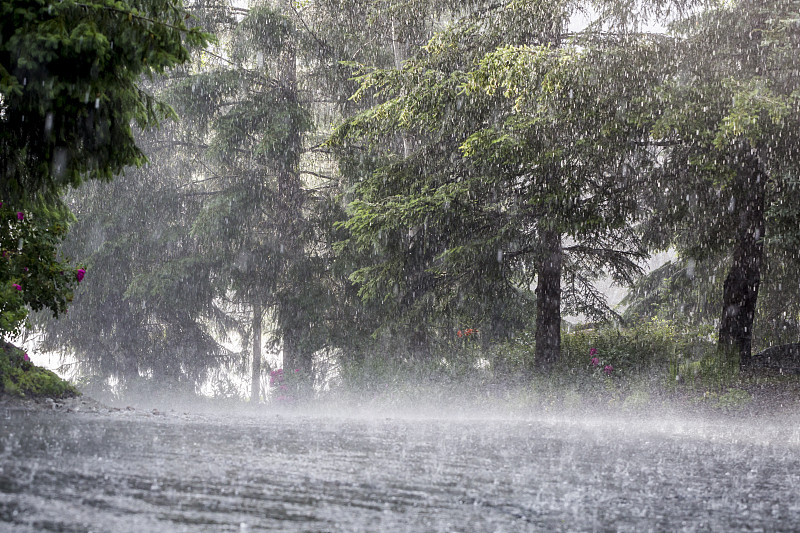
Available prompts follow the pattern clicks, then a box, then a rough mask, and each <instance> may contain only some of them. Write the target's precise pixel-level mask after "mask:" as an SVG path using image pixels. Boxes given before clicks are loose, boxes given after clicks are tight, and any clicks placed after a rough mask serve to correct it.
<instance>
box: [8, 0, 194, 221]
mask: <svg viewBox="0 0 800 533" xmlns="http://www.w3.org/2000/svg"><path fill="white" fill-rule="evenodd" d="M188 18H189V17H188V14H187V12H186V10H185V9H184V7H183V5H182V3H181V2H178V1H176V2H173V1H168V0H154V1H148V2H142V3H138V4H136V5H126V4H119V3H117V2H111V1H108V0H103V1H100V2H95V3H92V4H85V3H80V2H75V1H71V0H65V1H64V2H59V3H57V4H49V3H41V2H33V1H24V2H18V1H13V2H12V1H5V2H2V3H0V20H2V22H0V36H1V38H0V95H2V98H0V110H1V111H0V117H2V118H0V120H2V124H3V129H2V133H0V177H2V180H0V196H2V197H3V198H4V199H5V201H6V202H9V203H11V204H12V205H17V204H21V203H22V202H23V200H25V199H28V200H31V199H33V198H35V197H36V195H39V194H41V195H45V196H47V197H48V198H49V199H52V198H53V196H54V195H58V194H59V193H60V192H61V190H62V189H63V188H64V187H65V186H67V185H70V186H77V185H79V184H80V183H81V182H82V181H84V180H85V179H104V180H110V179H111V178H113V177H114V176H115V175H117V174H119V173H120V172H122V170H123V169H124V168H125V167H126V166H130V165H136V164H142V163H143V162H144V158H143V157H142V153H141V151H140V150H139V149H138V148H137V147H136V143H135V141H134V137H133V132H132V129H131V124H132V123H136V124H137V125H138V126H139V127H141V128H146V127H150V126H154V125H156V124H158V122H159V121H160V120H162V119H164V118H167V117H169V116H172V113H171V112H170V110H169V108H168V107H166V106H164V105H162V104H160V103H159V102H157V101H156V100H154V99H153V98H152V96H151V95H149V94H147V93H146V92H144V91H143V90H142V89H141V88H140V87H139V85H138V82H139V80H140V78H141V77H142V76H149V77H152V76H154V75H155V74H162V73H164V72H165V71H166V69H168V68H170V67H172V66H174V65H177V64H180V63H184V62H186V61H187V60H188V59H189V52H188V50H187V46H188V47H192V46H202V45H204V44H206V42H207V41H208V38H209V36H208V35H207V34H204V33H202V32H201V31H200V30H199V29H198V28H189V27H188V26H187V19H188Z"/></svg>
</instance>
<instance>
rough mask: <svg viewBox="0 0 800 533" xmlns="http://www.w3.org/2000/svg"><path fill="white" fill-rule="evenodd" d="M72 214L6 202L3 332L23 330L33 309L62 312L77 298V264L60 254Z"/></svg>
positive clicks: (1, 243)
mask: <svg viewBox="0 0 800 533" xmlns="http://www.w3.org/2000/svg"><path fill="white" fill-rule="evenodd" d="M69 219H70V217H69V215H68V214H67V213H65V212H64V211H55V210H52V209H48V208H47V207H46V206H44V205H40V206H38V207H37V208H36V209H30V210H26V211H14V210H13V209H12V208H11V207H10V206H9V205H8V204H3V205H2V206H0V337H5V336H13V335H16V334H18V333H19V332H20V330H21V328H22V327H23V325H24V324H25V319H26V317H27V316H28V310H33V311H40V310H43V309H48V310H49V311H51V312H52V314H53V316H54V317H58V316H59V315H61V314H62V313H64V312H65V311H66V309H67V305H68V304H69V302H71V301H72V296H73V289H74V287H75V286H76V285H77V284H78V279H77V269H76V268H75V267H73V266H72V265H70V264H69V262H68V261H66V260H63V259H62V258H60V257H59V254H58V246H59V244H60V242H61V240H62V239H63V238H64V235H65V234H66V232H67V223H68V221H69Z"/></svg>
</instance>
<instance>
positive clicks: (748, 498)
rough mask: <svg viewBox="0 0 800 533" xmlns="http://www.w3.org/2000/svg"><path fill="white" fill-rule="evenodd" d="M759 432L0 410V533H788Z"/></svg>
mask: <svg viewBox="0 0 800 533" xmlns="http://www.w3.org/2000/svg"><path fill="white" fill-rule="evenodd" d="M798 524H800V427H798V425H797V419H794V420H793V421H792V422H788V423H787V422H781V421H780V420H775V419H773V420H771V421H770V422H765V423H760V424H755V423H752V422H749V421H746V420H741V421H736V420H735V419H725V420H716V419H704V418H702V417H695V418H691V417H690V418H689V419H686V418H684V417H670V418H668V419H653V418H645V417H639V418H637V417H635V416H632V417H629V418H625V419H623V418H593V417H581V418H578V419H576V418H568V417H547V418H541V419H515V420H500V419H496V418H494V419H480V418H479V417H471V418H470V417H468V418H460V419H454V418H452V417H442V418H436V417H426V418H424V419H413V418H410V417H403V418H397V417H393V418H385V417H363V416H362V417H354V418H347V417H329V416H310V415H289V414H282V415H276V414H264V415H262V416H249V417H241V416H239V417H232V416H224V415H214V416H211V415H206V416H199V415H183V414H180V413H166V414H162V413H155V414H154V413H153V412H152V411H146V412H142V411H136V410H129V411H127V410H121V411H113V412H95V413H82V412H77V413H76V412H71V413H67V412H64V410H60V411H58V412H56V411H53V412H49V411H47V410H41V409H40V410H36V411H31V410H23V409H18V408H14V407H8V406H6V407H0V531H3V532H5V531H13V532H20V533H23V532H48V531H64V532H67V531H68V532H89V531H92V532H126V531H131V532H144V533H147V532H159V533H162V532H177V531H186V532H203V531H208V532H222V531H232V532H256V531H290V532H291V531H337V532H339V531H340V532H355V531H421V532H423V531H424V532H429V531H442V532H444V531H453V532H480V531H491V532H494V531H508V532H516V531H797V530H798V527H800V526H798Z"/></svg>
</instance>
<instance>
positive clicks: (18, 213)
mask: <svg viewBox="0 0 800 533" xmlns="http://www.w3.org/2000/svg"><path fill="white" fill-rule="evenodd" d="M24 218H25V213H23V212H22V211H17V220H20V221H21V220H23V219H24Z"/></svg>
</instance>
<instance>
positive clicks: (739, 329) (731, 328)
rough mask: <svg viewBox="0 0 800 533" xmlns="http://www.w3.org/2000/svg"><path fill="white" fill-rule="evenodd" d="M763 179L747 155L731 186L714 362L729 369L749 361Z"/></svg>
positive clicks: (761, 232)
mask: <svg viewBox="0 0 800 533" xmlns="http://www.w3.org/2000/svg"><path fill="white" fill-rule="evenodd" d="M766 182H767V179H766V175H765V174H764V173H763V172H762V171H761V168H760V166H759V161H758V158H757V157H756V156H754V155H750V156H747V158H746V159H745V161H744V163H743V165H742V168H741V169H740V171H739V173H738V175H737V183H736V184H735V189H734V198H735V199H736V202H737V204H735V205H736V208H738V210H739V224H738V227H737V230H736V242H735V244H734V249H733V262H732V264H731V268H730V270H729V271H728V276H727V278H726V279H725V284H724V287H723V294H722V312H721V316H720V323H719V343H718V344H717V358H718V363H719V364H720V365H722V366H723V367H726V368H730V369H731V370H733V369H736V370H738V369H740V368H744V367H746V366H747V365H749V364H750V358H751V349H752V339H753V319H754V317H755V313H756V303H757V300H758V288H759V285H760V284H761V263H762V260H763V257H764V231H765V225H766V224H765V220H764V204H765V197H766V188H767V187H766V186H767V183H766Z"/></svg>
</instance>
